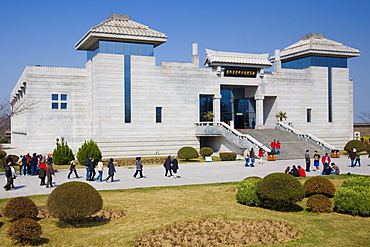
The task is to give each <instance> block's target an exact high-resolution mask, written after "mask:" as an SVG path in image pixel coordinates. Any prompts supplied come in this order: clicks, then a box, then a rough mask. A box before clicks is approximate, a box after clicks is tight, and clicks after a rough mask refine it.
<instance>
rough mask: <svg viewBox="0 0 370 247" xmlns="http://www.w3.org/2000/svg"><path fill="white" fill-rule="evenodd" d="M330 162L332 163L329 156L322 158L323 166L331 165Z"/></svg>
mask: <svg viewBox="0 0 370 247" xmlns="http://www.w3.org/2000/svg"><path fill="white" fill-rule="evenodd" d="M330 162H331V159H330V156H329V155H325V156H322V158H321V163H322V164H325V163H328V164H330Z"/></svg>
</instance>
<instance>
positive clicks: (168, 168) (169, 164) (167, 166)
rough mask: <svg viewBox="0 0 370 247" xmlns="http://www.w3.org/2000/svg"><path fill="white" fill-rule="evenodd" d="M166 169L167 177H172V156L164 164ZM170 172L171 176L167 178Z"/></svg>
mask: <svg viewBox="0 0 370 247" xmlns="http://www.w3.org/2000/svg"><path fill="white" fill-rule="evenodd" d="M163 166H164V168H165V169H166V173H165V174H164V176H165V177H172V170H171V155H169V156H168V157H167V159H166V160H165V161H164V164H163ZM168 172H170V176H167V173H168Z"/></svg>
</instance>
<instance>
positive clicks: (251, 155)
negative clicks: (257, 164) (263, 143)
mask: <svg viewBox="0 0 370 247" xmlns="http://www.w3.org/2000/svg"><path fill="white" fill-rule="evenodd" d="M249 157H250V158H251V163H250V166H251V167H254V161H255V157H256V156H255V154H254V150H253V148H251V151H250V153H249Z"/></svg>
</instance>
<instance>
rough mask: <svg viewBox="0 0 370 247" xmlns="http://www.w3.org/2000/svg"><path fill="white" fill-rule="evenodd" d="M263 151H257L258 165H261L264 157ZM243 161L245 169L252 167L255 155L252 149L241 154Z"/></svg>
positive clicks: (261, 149)
mask: <svg viewBox="0 0 370 247" xmlns="http://www.w3.org/2000/svg"><path fill="white" fill-rule="evenodd" d="M265 153H266V152H265V151H263V148H260V149H259V150H258V158H259V160H258V164H263V156H265ZM243 156H244V159H245V164H244V166H245V167H254V162H255V161H256V155H255V153H254V150H253V148H251V149H248V148H247V149H245V150H244V153H243Z"/></svg>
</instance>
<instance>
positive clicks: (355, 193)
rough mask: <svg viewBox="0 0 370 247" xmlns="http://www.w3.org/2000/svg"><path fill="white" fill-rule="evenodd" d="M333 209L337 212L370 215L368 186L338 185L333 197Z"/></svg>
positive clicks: (369, 191)
mask: <svg viewBox="0 0 370 247" xmlns="http://www.w3.org/2000/svg"><path fill="white" fill-rule="evenodd" d="M334 211H336V212H338V213H344V214H351V215H358V216H370V188H365V187H361V186H358V187H340V188H339V189H338V191H337V192H336V193H335V197H334Z"/></svg>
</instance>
